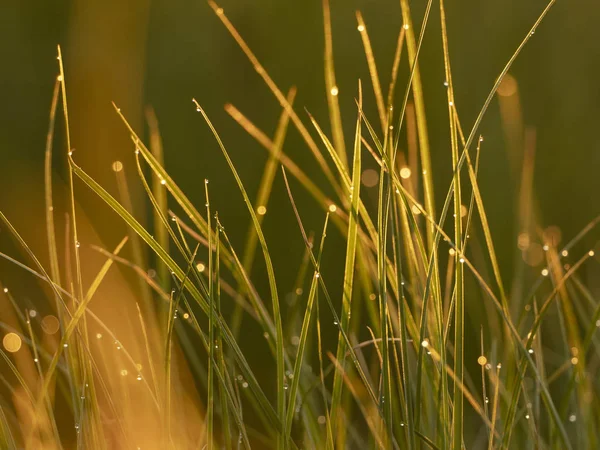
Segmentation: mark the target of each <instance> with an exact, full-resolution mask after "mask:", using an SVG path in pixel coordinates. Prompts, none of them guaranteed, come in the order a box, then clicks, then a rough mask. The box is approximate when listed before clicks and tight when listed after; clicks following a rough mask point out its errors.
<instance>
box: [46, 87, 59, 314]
mask: <svg viewBox="0 0 600 450" xmlns="http://www.w3.org/2000/svg"><path fill="white" fill-rule="evenodd" d="M59 93H60V81H58V80H57V81H56V83H55V84H54V93H53V94H52V106H51V107H50V124H49V126H48V136H47V138H46V155H45V160H44V186H45V187H44V193H45V196H46V234H47V236H48V253H49V256H50V276H51V277H52V280H54V282H55V283H56V284H58V285H60V270H59V265H58V250H57V248H56V231H55V228H54V204H53V200H52V144H53V141H54V124H55V121H56V106H57V104H58V96H59ZM56 309H57V313H58V314H59V317H60V315H62V308H61V307H59V305H58V304H57V305H56Z"/></svg>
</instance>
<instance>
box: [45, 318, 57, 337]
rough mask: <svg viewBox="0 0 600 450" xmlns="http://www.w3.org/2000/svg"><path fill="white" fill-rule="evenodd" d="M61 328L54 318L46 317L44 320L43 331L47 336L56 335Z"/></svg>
mask: <svg viewBox="0 0 600 450" xmlns="http://www.w3.org/2000/svg"><path fill="white" fill-rule="evenodd" d="M59 328H60V323H59V322H58V319H57V318H56V317H54V316H46V317H44V318H43V319H42V330H44V333H46V334H54V333H56V332H57V331H58V329H59Z"/></svg>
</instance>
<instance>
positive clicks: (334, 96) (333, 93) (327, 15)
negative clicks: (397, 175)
mask: <svg viewBox="0 0 600 450" xmlns="http://www.w3.org/2000/svg"><path fill="white" fill-rule="evenodd" d="M323 28H324V33H323V34H324V35H325V90H326V92H325V95H326V96H327V105H328V107H329V122H330V123H331V134H332V135H333V145H334V146H335V148H336V150H337V152H338V155H339V157H340V160H341V161H342V162H343V163H344V165H345V166H346V167H347V166H348V155H347V154H346V143H345V142H344V128H343V126H342V117H341V116H342V115H341V113H340V104H339V101H338V95H339V88H338V85H337V84H336V82H335V66H334V63H333V37H332V32H331V9H330V7H329V0H323Z"/></svg>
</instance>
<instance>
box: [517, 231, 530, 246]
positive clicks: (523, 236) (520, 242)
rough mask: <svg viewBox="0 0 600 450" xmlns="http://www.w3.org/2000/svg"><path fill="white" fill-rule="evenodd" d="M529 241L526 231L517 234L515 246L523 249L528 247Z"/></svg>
mask: <svg viewBox="0 0 600 450" xmlns="http://www.w3.org/2000/svg"><path fill="white" fill-rule="evenodd" d="M530 243H531V240H530V238H529V234H527V233H520V234H519V237H518V238H517V246H518V247H519V248H520V249H521V250H525V249H526V248H527V247H529V244H530Z"/></svg>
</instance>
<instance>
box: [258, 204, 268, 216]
mask: <svg viewBox="0 0 600 450" xmlns="http://www.w3.org/2000/svg"><path fill="white" fill-rule="evenodd" d="M256 212H257V213H258V215H259V216H264V215H265V214H266V213H267V208H266V207H264V206H262V205H261V206H259V207H258V208H256Z"/></svg>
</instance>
